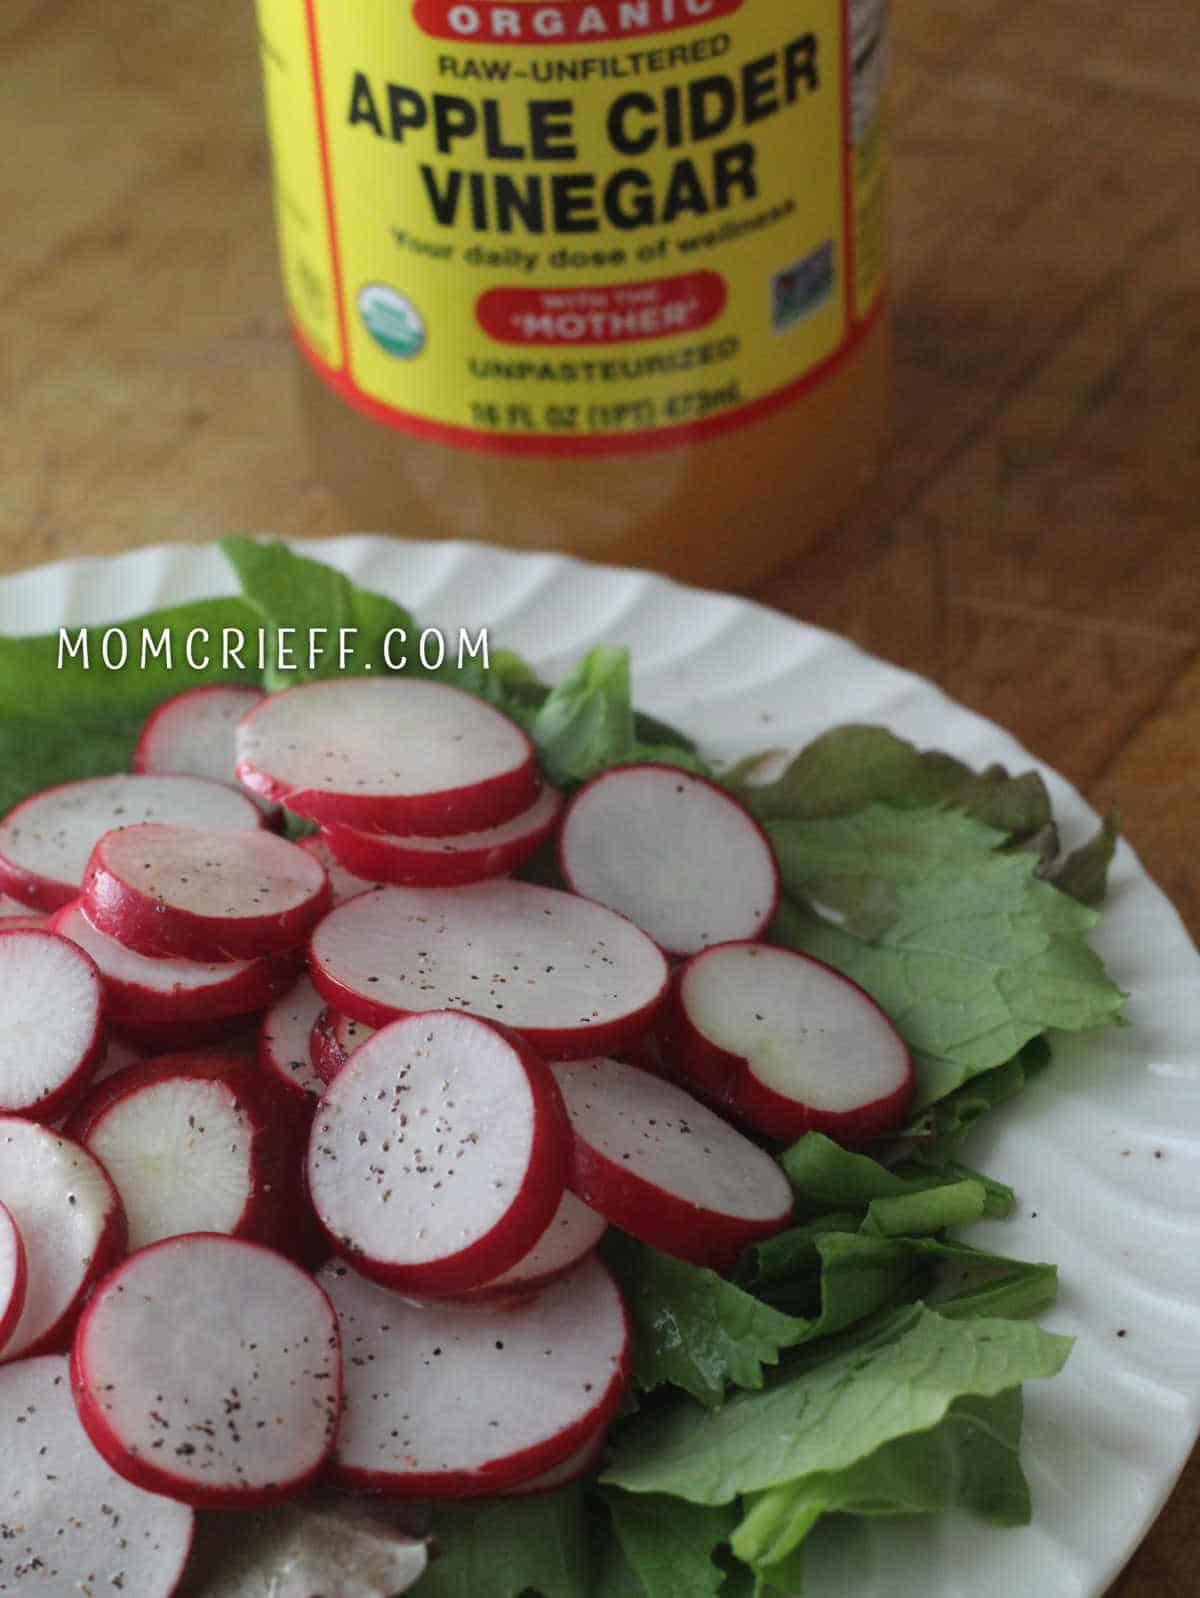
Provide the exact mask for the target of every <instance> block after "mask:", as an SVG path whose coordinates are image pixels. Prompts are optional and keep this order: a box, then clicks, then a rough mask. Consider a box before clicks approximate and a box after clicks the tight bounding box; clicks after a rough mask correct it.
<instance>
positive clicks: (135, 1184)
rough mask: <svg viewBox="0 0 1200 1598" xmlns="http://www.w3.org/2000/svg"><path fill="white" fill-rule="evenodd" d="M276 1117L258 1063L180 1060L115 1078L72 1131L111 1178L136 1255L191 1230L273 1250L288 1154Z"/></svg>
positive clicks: (80, 1112) (92, 1098)
mask: <svg viewBox="0 0 1200 1598" xmlns="http://www.w3.org/2000/svg"><path fill="white" fill-rule="evenodd" d="M276 1109H277V1101H276V1100H275V1097H274V1092H273V1090H272V1089H271V1087H270V1086H269V1085H268V1083H267V1080H266V1078H265V1077H263V1076H262V1075H261V1073H260V1072H259V1071H258V1068H257V1067H256V1066H255V1065H253V1064H251V1063H249V1062H247V1061H240V1060H233V1059H229V1058H228V1057H225V1056H222V1055H214V1054H189V1055H176V1056H173V1057H172V1056H168V1057H166V1058H165V1059H161V1060H147V1061H145V1062H143V1063H142V1064H141V1065H131V1066H130V1067H128V1069H127V1070H125V1071H122V1072H121V1073H120V1074H119V1075H118V1076H115V1077H110V1078H109V1079H108V1081H107V1082H104V1083H102V1084H101V1085H100V1086H99V1087H98V1088H95V1089H94V1090H93V1091H92V1092H91V1093H90V1094H89V1095H88V1097H87V1098H86V1099H85V1100H84V1102H83V1103H82V1104H81V1105H80V1106H79V1108H78V1109H77V1110H76V1111H75V1113H74V1115H73V1116H72V1117H71V1119H70V1121H69V1122H68V1123H67V1131H68V1132H69V1133H70V1135H71V1136H72V1137H75V1138H77V1139H78V1140H79V1142H80V1143H82V1144H83V1146H84V1147H85V1148H86V1149H88V1150H90V1152H91V1153H92V1154H94V1155H95V1156H96V1158H97V1159H98V1160H99V1161H100V1162H101V1164H102V1165H103V1166H104V1169H105V1170H106V1171H107V1172H108V1174H109V1176H110V1177H111V1178H112V1180H113V1185H114V1186H115V1187H116V1189H117V1192H118V1193H119V1194H120V1195H121V1202H122V1204H123V1205H124V1207H125V1215H126V1219H127V1220H128V1223H129V1247H130V1249H138V1248H143V1247H145V1245H146V1244H147V1243H157V1242H158V1241H159V1240H160V1239H161V1238H164V1237H178V1236H180V1235H181V1234H183V1233H185V1232H224V1233H227V1234H229V1235H230V1236H232V1237H252V1238H258V1239H260V1240H261V1241H264V1242H273V1241H274V1239H275V1237H276V1236H277V1235H278V1232H279V1226H280V1218H281V1202H282V1195H283V1182H284V1177H285V1173H286V1168H287V1156H288V1152H289V1149H288V1139H287V1131H286V1128H285V1127H283V1126H282V1124H281V1123H280V1120H279V1118H278V1116H277V1115H276V1114H274V1113H273V1112H275V1111H276Z"/></svg>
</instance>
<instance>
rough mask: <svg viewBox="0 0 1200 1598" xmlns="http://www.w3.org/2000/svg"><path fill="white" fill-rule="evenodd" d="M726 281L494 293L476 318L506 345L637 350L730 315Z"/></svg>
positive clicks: (692, 279)
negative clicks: (609, 346) (608, 346)
mask: <svg viewBox="0 0 1200 1598" xmlns="http://www.w3.org/2000/svg"><path fill="white" fill-rule="evenodd" d="M726 295H727V290H726V287H725V279H724V278H723V277H719V276H718V275H717V273H716V272H687V273H684V274H683V275H681V276H680V277H667V278H659V279H658V280H657V281H655V282H649V283H608V284H601V285H598V286H596V287H588V288H567V289H524V288H500V289H488V291H487V293H486V294H481V295H480V296H479V299H478V300H477V301H476V304H475V316H476V319H477V321H478V322H479V325H480V327H481V328H482V329H483V331H484V332H485V333H487V334H488V335H489V337H491V338H494V339H496V340H497V341H498V342H499V343H501V344H543V345H559V346H562V345H579V344H630V343H633V342H635V341H637V340H644V339H655V338H670V337H672V336H674V335H676V334H680V333H695V332H696V331H697V330H698V329H699V328H702V327H707V326H708V325H709V323H710V322H714V321H716V319H717V317H718V316H720V314H721V312H722V311H723V310H724V309H725V300H726Z"/></svg>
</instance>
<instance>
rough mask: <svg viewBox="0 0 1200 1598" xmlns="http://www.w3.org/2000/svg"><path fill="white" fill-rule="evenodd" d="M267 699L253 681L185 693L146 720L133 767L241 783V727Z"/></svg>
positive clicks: (159, 773) (207, 686)
mask: <svg viewBox="0 0 1200 1598" xmlns="http://www.w3.org/2000/svg"><path fill="white" fill-rule="evenodd" d="M265 698H266V695H265V694H264V693H263V691H262V689H261V688H253V687H251V686H250V685H249V684H248V683H205V684H202V685H201V686H200V687H199V688H187V689H185V690H184V692H183V693H181V694H176V695H175V696H174V698H172V699H167V700H165V701H164V702H163V703H162V704H161V705H159V707H158V709H157V710H154V711H152V712H151V714H150V716H149V717H148V718H147V720H146V724H145V726H144V727H143V728H142V734H141V737H140V738H139V739H138V744H137V748H136V749H135V750H134V752H133V769H134V770H135V771H142V772H148V773H150V774H151V775H156V776H167V775H176V776H185V777H207V778H209V780H210V781H212V782H225V783H229V784H231V785H236V783H237V776H236V774H235V772H234V767H235V766H236V765H237V749H236V744H235V733H236V731H237V724H238V722H239V721H240V720H241V719H242V717H243V716H244V715H246V714H247V713H248V712H249V711H251V710H253V709H254V707H255V705H257V704H258V703H259V702H260V701H261V700H263V699H265Z"/></svg>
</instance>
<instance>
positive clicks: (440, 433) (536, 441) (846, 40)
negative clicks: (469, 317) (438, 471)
mask: <svg viewBox="0 0 1200 1598" xmlns="http://www.w3.org/2000/svg"><path fill="white" fill-rule="evenodd" d="M740 3H741V0H738V4H739V5H740ZM316 6H317V0H305V12H306V15H307V18H308V36H309V50H310V56H311V66H312V78H313V94H314V96H315V100H316V111H317V130H318V136H319V141H320V148H321V177H322V181H323V184H324V188H325V208H326V218H327V225H328V227H329V249H330V258H331V262H332V269H333V279H334V292H335V294H336V296H337V313H338V329H339V335H340V338H341V346H342V362H343V364H342V365H341V366H340V367H334V366H331V365H330V364H329V362H328V361H326V360H325V359H324V358H323V357H322V356H321V355H320V354H318V352H317V351H316V350H315V349H314V348H313V346H312V345H311V344H310V343H309V341H308V340H307V339H306V338H305V336H304V333H303V331H302V330H301V328H300V327H299V325H298V323H297V322H296V321H295V319H294V318H291V319H290V323H291V330H292V337H293V339H294V340H295V342H296V345H297V347H298V348H299V350H300V353H301V355H302V356H303V357H304V359H305V360H307V361H308V363H309V365H310V366H311V367H312V368H313V369H314V371H315V372H316V373H317V375H318V377H320V378H321V380H322V381H323V382H324V383H325V384H326V386H327V387H328V388H330V389H332V390H333V392H334V393H335V394H337V395H338V396H339V398H341V399H342V400H343V401H344V402H345V403H346V404H347V405H349V406H351V407H352V408H353V409H354V410H356V411H358V412H360V413H361V414H362V415H364V416H369V417H370V418H371V419H372V420H373V421H376V422H380V423H382V424H383V425H384V426H385V427H390V428H392V429H393V430H394V431H395V432H399V433H406V434H408V435H409V436H410V437H412V438H420V439H424V440H426V441H427V442H430V443H436V444H446V445H448V446H451V447H453V448H456V449H470V450H475V451H477V452H479V453H482V454H487V455H509V456H524V457H536V456H542V457H547V456H557V457H565V458H571V457H575V458H576V459H578V458H579V457H580V456H597V455H624V454H631V453H646V452H650V451H654V450H668V449H675V448H677V447H679V446H680V445H684V444H695V443H701V442H703V441H704V440H705V439H709V438H715V437H718V436H719V435H720V434H722V433H728V432H733V431H735V430H736V429H737V428H739V427H744V426H746V425H747V424H749V423H752V422H757V421H761V420H763V419H764V418H766V417H768V416H772V415H774V414H775V413H776V412H777V411H780V410H782V409H784V408H785V407H786V406H788V405H790V404H792V403H793V401H795V400H797V399H799V398H801V396H802V395H804V394H805V393H807V392H808V391H809V390H811V389H814V388H817V387H819V386H820V384H822V383H824V382H825V381H826V380H827V379H828V378H829V377H831V376H832V375H833V373H834V372H835V371H837V369H838V368H839V367H840V366H842V365H844V364H845V362H846V361H848V360H849V359H850V357H851V356H852V355H854V354H855V353H856V351H857V349H858V347H859V345H860V344H862V343H863V342H864V341H865V339H866V337H867V334H868V333H869V332H870V331H871V330H872V328H873V327H874V325H875V323H876V322H877V321H878V320H879V319H880V317H881V316H882V314H883V312H884V310H885V307H886V302H887V293H886V290H884V291H882V292H881V293H880V294H879V295H878V296H877V298H876V300H875V303H874V305H873V306H872V307H871V309H870V311H869V312H868V313H867V315H866V316H865V317H863V318H862V319H860V320H858V321H855V320H854V317H853V299H854V288H853V281H852V277H851V270H852V267H853V254H852V252H853V248H854V245H853V238H854V215H853V186H852V182H851V178H852V169H851V150H850V79H849V70H850V62H849V50H850V16H849V6H850V0H841V6H842V38H843V60H842V71H843V136H842V186H843V222H842V228H843V240H842V255H843V261H842V273H843V278H844V285H843V292H844V294H845V296H846V313H845V314H846V327H847V331H846V335H845V337H844V338H843V339H842V342H841V343H840V344H839V345H838V347H837V349H835V350H834V351H833V352H832V353H831V354H830V355H827V356H826V357H825V359H824V360H823V361H821V362H820V363H819V364H818V365H817V366H814V367H812V368H811V370H809V371H808V372H805V373H804V375H803V376H802V377H798V378H796V379H795V380H794V381H793V382H791V383H787V384H785V385H784V386H783V387H782V388H778V389H775V390H774V391H773V392H772V393H770V394H763V395H761V396H760V397H759V398H758V399H755V400H750V401H748V402H747V403H746V404H744V405H738V406H735V407H733V408H732V409H730V410H727V411H722V412H721V413H720V414H719V415H716V416H708V417H705V418H703V419H702V420H701V421H697V422H678V423H673V424H670V425H668V426H665V427H653V428H642V429H637V430H631V431H629V432H614V433H572V434H570V435H558V434H547V433H539V434H534V435H529V434H523V433H485V432H481V431H479V430H477V429H475V428H472V427H462V426H458V425H456V424H453V423H449V422H435V421H432V420H430V419H429V418H428V417H425V416H417V415H414V414H413V413H412V412H410V411H404V410H401V409H399V407H397V406H394V405H386V404H384V402H383V401H382V400H377V399H373V398H372V397H371V396H370V395H369V394H366V393H364V392H363V390H362V389H360V388H359V387H358V385H357V384H356V383H355V382H354V379H353V378H352V377H351V376H350V339H349V328H348V326H347V322H346V297H345V287H344V278H343V274H342V263H341V252H340V250H339V248H338V233H337V214H336V209H335V206H334V198H333V174H332V170H331V163H330V158H329V134H328V125H327V121H326V114H325V99H324V94H323V92H322V84H321V70H320V65H321V55H320V44H319V40H318V37H317V16H316ZM737 8H738V7H737V6H731V7H730V9H731V10H736V9H737Z"/></svg>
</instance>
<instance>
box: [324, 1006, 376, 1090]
mask: <svg viewBox="0 0 1200 1598" xmlns="http://www.w3.org/2000/svg"><path fill="white" fill-rule="evenodd" d="M375 1030H376V1029H375V1028H374V1027H370V1026H368V1025H367V1024H366V1022H365V1021H355V1020H353V1019H352V1018H351V1017H350V1016H348V1015H342V1014H341V1013H340V1012H339V1011H337V1010H331V1009H330V1008H329V1006H328V1005H326V1006H325V1008H324V1009H323V1010H322V1011H321V1013H320V1015H318V1016H317V1019H316V1020H315V1021H314V1022H313V1027H312V1033H311V1036H310V1038H309V1053H310V1055H311V1057H312V1063H313V1069H314V1071H316V1073H317V1075H318V1076H319V1077H320V1079H321V1081H322V1083H328V1082H332V1081H333V1079H334V1077H335V1076H337V1074H338V1072H339V1071H340V1070H341V1069H342V1067H343V1066H344V1065H345V1063H346V1061H347V1060H348V1059H349V1058H350V1056H351V1055H352V1054H353V1053H354V1051H355V1049H357V1048H358V1046H359V1044H360V1043H365V1042H366V1041H367V1039H368V1038H373V1037H374V1036H375Z"/></svg>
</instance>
